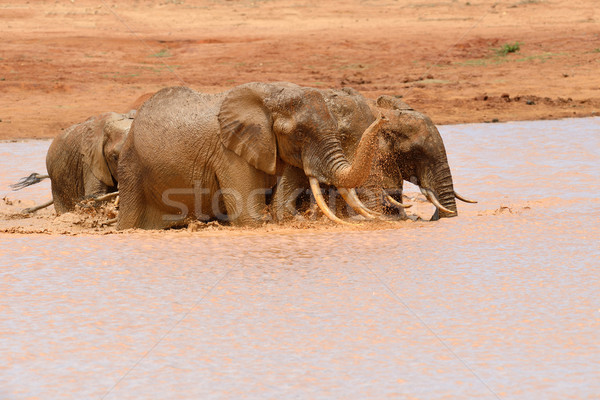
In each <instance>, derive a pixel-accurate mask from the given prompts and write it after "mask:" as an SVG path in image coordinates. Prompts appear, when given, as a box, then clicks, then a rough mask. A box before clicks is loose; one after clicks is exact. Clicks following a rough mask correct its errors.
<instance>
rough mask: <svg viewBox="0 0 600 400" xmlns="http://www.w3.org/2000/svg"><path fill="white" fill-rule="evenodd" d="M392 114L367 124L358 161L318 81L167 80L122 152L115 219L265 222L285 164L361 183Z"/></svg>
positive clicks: (343, 183)
mask: <svg viewBox="0 0 600 400" xmlns="http://www.w3.org/2000/svg"><path fill="white" fill-rule="evenodd" d="M385 122H386V120H385V118H384V117H380V118H373V119H372V121H371V124H368V125H366V126H365V129H364V130H363V132H361V133H360V134H361V138H360V140H359V143H357V145H356V146H355V151H354V154H352V160H353V161H352V162H350V161H348V158H347V157H346V156H345V154H344V151H343V149H342V146H341V144H340V140H339V136H338V129H337V122H336V120H335V119H334V118H333V116H332V115H331V113H330V112H329V109H328V108H327V104H326V102H325V98H324V97H323V94H322V93H321V92H319V91H318V90H316V89H312V88H305V87H300V86H297V85H294V84H291V83H260V82H254V83H248V84H244V85H240V86H237V87H235V88H233V89H231V90H229V91H226V92H223V93H219V94H202V93H199V92H196V91H194V90H192V89H189V88H185V87H171V88H166V89H163V90H161V91H159V92H157V93H156V94H155V95H154V96H153V97H152V98H150V99H149V100H148V101H146V102H145V103H144V105H143V106H142V107H141V108H140V110H139V111H138V114H137V116H136V119H135V121H134V123H133V125H132V128H131V132H130V134H129V137H128V138H127V140H126V142H125V145H124V147H123V151H122V153H121V159H120V161H119V193H120V197H121V203H120V209H119V215H118V223H117V228H118V229H127V228H143V229H162V228H168V227H172V226H177V225H182V224H185V221H186V220H188V219H198V220H202V221H207V220H214V219H222V220H226V221H229V222H230V223H231V224H234V225H253V224H258V223H262V222H263V221H264V220H265V219H268V216H267V215H266V214H265V208H266V202H267V200H266V198H267V195H268V192H269V190H270V188H271V187H273V186H274V185H275V183H276V176H277V175H278V173H280V172H281V171H282V170H283V168H284V166H285V165H291V166H294V167H296V168H298V169H299V170H300V171H302V173H303V174H304V175H305V176H307V177H309V178H311V179H315V180H317V181H318V182H322V183H324V184H328V185H334V186H335V187H339V188H353V187H356V186H359V185H360V184H361V183H362V182H363V181H364V180H365V179H366V178H367V177H368V173H369V170H370V165H371V161H372V159H373V156H374V149H375V146H376V140H377V136H378V133H379V131H380V130H381V128H382V126H383V125H385ZM316 195H317V196H318V194H316Z"/></svg>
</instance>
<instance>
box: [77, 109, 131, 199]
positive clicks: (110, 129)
mask: <svg viewBox="0 0 600 400" xmlns="http://www.w3.org/2000/svg"><path fill="white" fill-rule="evenodd" d="M134 115H135V111H130V112H129V113H128V114H117V113H114V112H109V113H105V114H102V115H100V116H98V117H97V119H96V121H95V122H94V123H92V124H86V127H85V128H86V129H85V132H84V133H83V135H82V145H81V154H82V159H83V163H84V164H85V165H87V167H88V168H89V171H90V172H91V174H92V175H93V176H94V177H95V178H96V179H98V180H99V181H100V182H102V183H103V184H105V185H106V186H107V187H114V186H116V184H117V182H118V175H117V165H118V162H119V155H120V153H121V149H122V148H123V143H124V142H125V139H126V138H127V134H128V133H129V129H130V127H131V123H132V122H133V117H134Z"/></svg>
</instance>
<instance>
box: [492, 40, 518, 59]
mask: <svg viewBox="0 0 600 400" xmlns="http://www.w3.org/2000/svg"><path fill="white" fill-rule="evenodd" d="M519 50H521V43H519V42H515V43H514V44H510V43H506V44H505V45H504V46H502V47H500V48H499V49H498V50H496V53H497V54H498V55H499V56H505V55H507V54H508V53H516V52H517V51H519Z"/></svg>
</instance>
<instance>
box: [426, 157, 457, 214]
mask: <svg viewBox="0 0 600 400" xmlns="http://www.w3.org/2000/svg"><path fill="white" fill-rule="evenodd" d="M428 186H429V188H430V189H431V190H432V191H433V192H434V194H435V195H436V196H437V200H438V202H439V204H440V205H441V206H442V207H443V208H440V207H438V210H437V211H438V212H439V217H440V218H449V217H455V216H456V215H457V214H458V212H457V208H456V198H455V195H454V186H453V183H452V174H451V172H450V167H449V166H448V163H447V162H445V161H444V162H441V163H439V164H438V165H437V167H436V168H434V170H433V173H432V179H431V184H430V185H428ZM437 214H438V213H437V212H436V215H437ZM434 219H436V218H434Z"/></svg>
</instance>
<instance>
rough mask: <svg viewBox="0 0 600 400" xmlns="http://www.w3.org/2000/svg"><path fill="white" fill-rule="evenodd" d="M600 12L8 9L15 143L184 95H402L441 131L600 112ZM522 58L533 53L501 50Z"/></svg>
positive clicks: (166, 6) (166, 3)
mask: <svg viewBox="0 0 600 400" xmlns="http://www.w3.org/2000/svg"><path fill="white" fill-rule="evenodd" d="M598 9H599V7H598V5H597V1H596V0H508V1H498V2H494V1H487V0H474V1H464V0H438V1H435V0H403V1H394V0H382V1H376V0H371V1H369V0H365V1H327V2H325V1H302V2H300V1H290V0H272V1H269V0H264V1H250V0H243V1H179V0H162V1H144V0H139V1H119V2H117V1H109V0H107V1H103V0H96V1H92V0H70V1H46V2H38V1H11V2H2V3H0V35H1V38H2V46H1V47H0V93H1V95H0V120H1V122H0V139H15V138H41V137H53V136H54V135H56V134H57V133H58V132H59V131H60V130H61V129H64V128H65V127H67V126H69V125H71V124H73V123H76V122H80V121H82V120H84V119H85V118H87V117H88V116H90V115H94V114H98V113H100V112H104V111H109V110H110V111H126V110H128V109H129V108H130V107H131V106H132V105H135V103H136V99H138V98H139V97H140V96H142V95H144V94H146V93H150V92H153V91H156V90H158V89H160V88H162V87H165V86H170V85H187V86H190V87H192V88H195V89H197V90H201V91H207V92H218V91H221V90H223V89H226V88H229V87H231V86H234V85H237V84H241V83H245V82H248V81H281V80H285V81H292V82H295V83H298V84H301V85H307V86H315V87H341V86H352V87H354V88H356V89H358V90H359V91H361V92H363V93H364V94H366V95H367V96H369V97H376V96H378V95H380V94H391V95H402V96H404V99H405V100H406V102H408V103H409V104H411V105H412V106H413V107H415V108H416V109H418V110H420V111H423V112H425V113H427V114H429V115H430V116H431V117H432V118H433V120H434V121H435V122H436V123H439V124H447V123H460V122H481V121H495V120H499V121H506V120H523V119H542V118H563V117H574V116H588V115H594V114H596V113H598V112H600V74H599V71H600V12H599V11H598ZM516 42H518V43H519V51H516V52H513V53H508V54H506V55H502V54H499V53H498V49H500V48H502V47H503V46H504V45H506V44H514V43H516Z"/></svg>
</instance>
